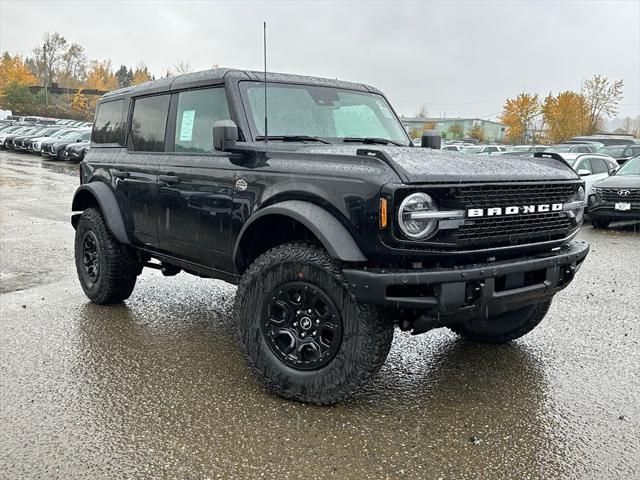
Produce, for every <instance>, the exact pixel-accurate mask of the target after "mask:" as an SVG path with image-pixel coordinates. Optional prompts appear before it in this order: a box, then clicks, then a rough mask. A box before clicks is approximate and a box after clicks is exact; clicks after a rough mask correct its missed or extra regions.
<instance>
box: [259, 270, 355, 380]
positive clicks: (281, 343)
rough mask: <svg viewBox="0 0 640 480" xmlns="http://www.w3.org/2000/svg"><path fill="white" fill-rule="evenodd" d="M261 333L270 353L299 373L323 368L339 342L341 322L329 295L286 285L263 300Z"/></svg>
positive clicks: (305, 284)
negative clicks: (299, 371)
mask: <svg viewBox="0 0 640 480" xmlns="http://www.w3.org/2000/svg"><path fill="white" fill-rule="evenodd" d="M262 318H263V322H262V332H263V334H264V336H265V339H266V340H267V344H268V345H269V348H270V349H271V351H272V352H273V353H274V354H275V355H276V357H278V358H279V359H280V360H281V361H282V362H284V363H285V364H286V365H288V366H290V367H292V368H295V369H298V370H314V369H318V368H322V367H323V366H325V365H326V364H327V363H329V362H330V361H331V360H332V359H333V357H334V356H335V355H336V353H337V352H338V350H339V348H340V344H341V342H342V319H341V317H340V312H339V311H338V309H337V308H336V306H335V305H334V303H333V301H332V300H331V299H330V298H329V296H328V295H327V294H326V293H324V292H323V291H322V290H321V289H320V288H318V287H317V286H315V285H313V284H311V283H308V282H305V281H297V282H289V283H285V284H283V285H281V286H279V287H278V288H276V289H275V290H273V291H272V292H271V294H270V295H269V296H268V297H266V299H265V302H264V307H263V312H262Z"/></svg>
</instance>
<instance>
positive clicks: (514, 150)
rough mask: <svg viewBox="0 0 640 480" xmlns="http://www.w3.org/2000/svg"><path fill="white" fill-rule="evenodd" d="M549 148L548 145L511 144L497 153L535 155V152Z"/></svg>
mask: <svg viewBox="0 0 640 480" xmlns="http://www.w3.org/2000/svg"><path fill="white" fill-rule="evenodd" d="M547 148H548V145H511V146H508V147H506V148H505V150H504V151H503V152H496V153H495V155H516V156H533V154H534V153H536V152H544V151H545V149H547Z"/></svg>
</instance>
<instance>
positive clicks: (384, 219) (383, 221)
mask: <svg viewBox="0 0 640 480" xmlns="http://www.w3.org/2000/svg"><path fill="white" fill-rule="evenodd" d="M387 206H388V205H387V199H386V198H381V199H380V215H379V217H380V229H383V228H387V225H388V221H389V218H388V216H387Z"/></svg>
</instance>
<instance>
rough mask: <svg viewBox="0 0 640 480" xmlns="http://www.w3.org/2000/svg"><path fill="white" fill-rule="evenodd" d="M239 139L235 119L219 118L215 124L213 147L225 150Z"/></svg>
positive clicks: (221, 150)
mask: <svg viewBox="0 0 640 480" xmlns="http://www.w3.org/2000/svg"><path fill="white" fill-rule="evenodd" d="M237 141H238V126H237V125H236V124H235V122H234V121H233V120H218V121H217V122H215V123H214V124H213V148H214V150H218V151H220V152H224V151H225V150H228V149H230V148H233V146H234V145H235V144H236V142H237Z"/></svg>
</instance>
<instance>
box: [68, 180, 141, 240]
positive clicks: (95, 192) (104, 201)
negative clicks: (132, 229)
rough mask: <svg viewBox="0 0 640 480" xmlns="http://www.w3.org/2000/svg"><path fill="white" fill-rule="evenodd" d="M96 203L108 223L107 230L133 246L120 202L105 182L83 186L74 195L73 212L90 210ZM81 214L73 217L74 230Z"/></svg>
mask: <svg viewBox="0 0 640 480" xmlns="http://www.w3.org/2000/svg"><path fill="white" fill-rule="evenodd" d="M95 203H97V204H98V206H99V207H100V210H101V211H102V216H103V217H104V220H105V222H106V223H107V228H108V229H109V231H110V232H111V233H112V234H113V236H114V237H116V239H117V240H118V241H119V242H120V243H124V244H127V245H130V244H131V241H130V240H129V235H128V234H127V229H126V227H125V223H124V220H123V218H122V212H121V211H120V206H119V205H118V200H117V199H116V196H115V194H114V193H113V191H112V190H111V188H110V187H109V186H108V185H107V184H106V183H104V182H91V183H87V184H84V185H81V186H80V187H78V189H77V190H76V193H75V194H74V195H73V202H72V204H71V210H72V211H74V212H80V211H83V210H85V209H86V208H89V207H91V206H93V205H95ZM79 220H80V214H79V213H76V214H73V215H72V216H71V224H72V225H73V228H77V226H78V221H79Z"/></svg>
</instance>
